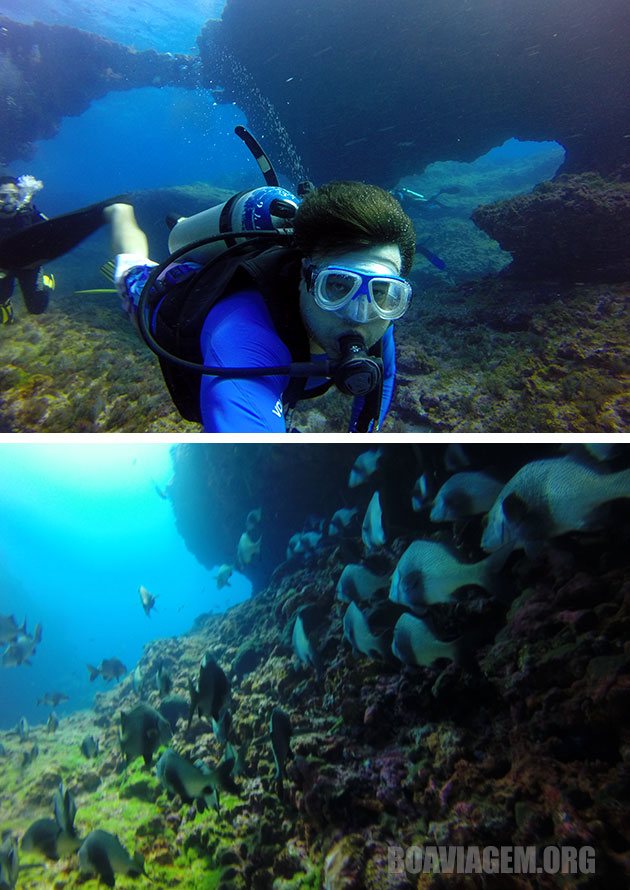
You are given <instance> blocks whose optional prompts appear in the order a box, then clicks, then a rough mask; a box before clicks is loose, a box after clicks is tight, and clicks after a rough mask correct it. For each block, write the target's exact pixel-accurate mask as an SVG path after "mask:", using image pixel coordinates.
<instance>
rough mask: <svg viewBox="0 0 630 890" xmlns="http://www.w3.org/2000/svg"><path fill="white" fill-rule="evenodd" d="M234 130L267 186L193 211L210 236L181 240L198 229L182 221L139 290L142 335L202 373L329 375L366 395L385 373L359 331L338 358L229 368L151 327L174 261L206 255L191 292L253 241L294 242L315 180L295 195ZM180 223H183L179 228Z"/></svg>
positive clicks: (241, 131) (346, 337) (163, 354)
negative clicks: (193, 354) (186, 352)
mask: <svg viewBox="0 0 630 890" xmlns="http://www.w3.org/2000/svg"><path fill="white" fill-rule="evenodd" d="M235 133H236V135H237V136H238V137H239V138H240V139H241V140H242V141H243V142H244V143H245V145H246V146H247V147H248V149H249V150H250V151H251V152H252V154H253V155H254V157H255V159H256V162H257V164H258V166H259V168H260V170H261V172H262V174H263V176H264V179H265V183H266V188H260V189H254V190H248V191H246V192H241V193H239V194H237V195H234V196H233V197H232V198H231V199H230V200H229V201H227V202H225V204H223V205H219V206H218V207H213V208H210V209H209V210H207V211H203V212H202V214H198V215H197V217H191V218H190V220H195V221H196V223H199V222H200V221H202V220H201V217H204V219H203V221H202V222H203V223H207V227H206V228H205V231H208V230H209V231H210V232H212V231H213V229H214V232H215V234H210V235H209V236H208V237H205V238H201V239H198V240H195V241H192V242H188V243H185V244H182V245H181V246H179V244H181V241H179V238H180V235H183V234H184V228H183V226H186V225H187V224H188V232H193V231H194V229H193V225H192V223H189V221H188V220H183V221H178V223H177V224H176V225H175V226H174V228H173V229H172V230H171V235H170V237H169V246H173V247H175V248H176V249H175V250H174V252H173V253H171V254H170V256H169V257H168V258H167V259H166V260H165V261H164V262H162V263H160V264H159V265H158V266H156V267H155V268H154V269H153V270H152V272H151V274H150V276H149V278H148V279H147V281H146V283H145V285H144V287H143V290H142V294H141V296H140V300H139V303H138V311H137V324H138V329H139V332H140V334H141V336H142V338H143V340H144V341H145V343H146V344H147V346H148V347H149V349H151V350H152V352H154V353H155V354H156V355H158V356H159V357H160V358H162V359H165V360H166V361H168V362H171V363H174V364H176V365H178V366H180V367H182V368H186V369H188V370H190V371H195V372H198V373H199V374H202V375H203V374H205V375H208V376H213V377H220V378H251V377H269V376H290V377H303V378H306V377H319V378H321V377H328V378H330V379H332V380H333V382H334V383H335V384H336V386H337V387H338V388H339V389H340V390H341V391H342V392H344V393H346V394H350V395H353V396H365V395H368V394H369V393H371V392H374V391H376V390H378V389H379V388H380V387H381V385H382V377H383V373H382V366H381V363H380V361H379V360H378V359H375V358H372V357H371V356H369V355H368V351H367V347H366V345H365V343H364V341H363V339H362V337H361V336H360V335H359V334H357V333H351V334H348V332H347V331H346V332H345V333H344V334H342V335H341V336H340V338H339V349H338V352H339V358H338V359H337V360H336V361H331V360H330V359H324V358H322V359H321V360H318V361H308V362H292V363H291V364H288V365H282V366H273V367H262V368H261V367H257V368H252V367H227V368H226V367H220V366H211V365H204V364H201V363H199V362H194V361H190V360H188V359H186V358H183V357H182V356H179V355H176V354H174V353H172V352H170V351H169V350H167V349H165V348H164V347H163V346H162V345H161V344H160V343H159V342H158V341H157V339H156V337H155V335H154V334H153V332H152V331H151V327H152V320H153V318H154V314H155V313H156V312H157V311H159V303H160V301H161V299H162V297H163V295H164V285H163V284H162V282H161V280H160V276H161V275H162V274H163V273H164V272H165V270H166V269H167V268H168V267H169V266H171V265H172V264H173V263H175V262H177V261H178V260H183V259H194V260H195V261H197V262H199V258H200V257H202V256H203V257H205V260H206V261H205V262H203V265H202V266H201V267H200V269H199V270H198V271H197V272H195V273H194V274H192V275H191V276H190V278H189V279H187V281H186V284H185V288H186V290H185V293H186V294H190V293H192V291H193V289H194V288H195V287H196V286H197V285H198V284H200V282H201V280H202V279H205V278H206V276H209V274H210V273H211V272H212V271H213V270H214V268H215V266H216V264H218V263H223V261H224V260H225V259H226V258H228V257H234V258H238V257H239V256H241V255H246V254H248V253H249V252H250V246H251V244H252V242H260V247H261V250H264V249H266V248H267V247H270V246H272V245H278V244H281V245H282V244H285V245H286V246H287V247H288V246H291V245H292V243H293V242H292V236H293V227H292V222H293V218H294V217H295V214H296V212H297V209H298V205H299V201H300V198H301V197H302V196H303V195H304V194H305V193H306V191H308V190H309V189H310V188H311V187H312V186H311V184H310V183H306V182H305V183H300V184H299V186H298V188H297V198H296V196H294V195H292V194H291V193H290V192H287V191H286V190H284V189H281V188H280V186H279V180H278V177H277V175H276V173H275V171H274V169H273V166H272V164H271V161H270V160H269V158H268V157H267V155H266V154H265V152H264V151H263V149H262V148H261V146H260V145H259V143H258V142H257V141H256V139H255V138H254V137H253V136H252V134H251V133H249V132H248V131H247V130H246V129H245V128H244V127H240V126H239V127H237V128H236V130H235ZM258 193H261V194H258ZM262 193H266V194H262ZM251 207H254V208H255V210H256V212H251V209H250V208H251ZM180 225H181V226H182V228H180V229H179V232H178V227H179V226H180ZM237 226H238V227H237ZM256 226H260V228H257V227H256ZM182 240H184V239H183V238H182ZM178 242H179V244H178Z"/></svg>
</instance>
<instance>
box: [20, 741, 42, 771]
mask: <svg viewBox="0 0 630 890" xmlns="http://www.w3.org/2000/svg"><path fill="white" fill-rule="evenodd" d="M38 757H39V746H38V745H37V744H35V745H33V747H32V748H31V750H30V751H25V752H24V753H23V754H22V768H23V769H24V768H25V767H27V766H30V765H31V763H33V761H35V760H37V758H38Z"/></svg>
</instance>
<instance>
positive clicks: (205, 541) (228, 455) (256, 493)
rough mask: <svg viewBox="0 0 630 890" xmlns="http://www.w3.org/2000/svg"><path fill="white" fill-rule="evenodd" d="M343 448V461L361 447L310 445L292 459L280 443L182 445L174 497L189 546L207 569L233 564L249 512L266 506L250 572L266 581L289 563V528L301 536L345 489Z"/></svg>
mask: <svg viewBox="0 0 630 890" xmlns="http://www.w3.org/2000/svg"><path fill="white" fill-rule="evenodd" d="M344 449H345V450H344ZM340 450H341V451H342V452H343V454H344V456H347V455H350V454H352V455H356V454H359V453H360V451H361V450H362V446H360V445H359V446H356V447H352V448H347V447H346V446H343V445H326V446H322V447H321V448H309V449H308V451H307V452H306V453H305V455H302V456H301V457H299V458H298V457H297V455H295V456H294V457H293V459H292V458H291V456H290V453H289V452H288V451H287V450H286V449H285V448H283V447H282V446H277V445H254V444H252V445H247V446H243V445H216V446H214V447H213V448H211V449H208V448H200V447H199V446H197V445H194V444H192V445H178V446H177V447H176V448H175V449H174V451H173V463H174V474H173V479H172V481H171V484H170V486H169V497H170V499H171V502H172V504H173V508H174V511H175V518H176V522H177V527H178V530H179V532H180V534H181V535H182V537H183V538H184V540H185V542H186V546H187V547H188V549H189V550H190V551H191V552H192V553H194V554H195V556H196V557H197V559H198V560H199V562H201V563H202V564H203V565H205V566H207V567H208V568H212V567H214V566H216V565H218V564H220V563H221V562H230V561H231V560H232V561H233V559H234V558H235V557H236V547H237V544H238V540H239V537H240V535H241V533H242V532H243V531H244V529H245V519H246V516H247V513H248V511H249V510H253V509H258V508H259V507H260V508H261V510H262V529H263V538H262V546H261V553H260V559H258V558H256V559H255V560H254V561H253V562H252V563H251V564H250V565H248V567H247V570H246V574H247V575H248V576H249V577H250V578H252V580H253V581H254V583H255V586H257V587H259V586H260V584H261V582H263V581H264V583H266V582H267V580H268V578H269V575H270V574H271V571H272V570H273V568H274V567H275V566H276V565H278V563H279V562H281V561H282V560H283V559H284V556H285V550H286V546H287V535H286V529H287V528H292V529H293V530H294V531H300V530H301V529H302V527H303V525H304V522H305V519H306V518H307V516H308V515H309V514H312V515H313V517H316V516H320V517H322V516H323V515H324V514H325V512H326V505H327V504H328V503H330V502H331V501H332V500H334V498H335V496H336V493H337V492H339V491H341V490H343V489H345V487H346V483H347V469H346V468H345V462H343V461H340V460H339V453H340ZM340 466H341V468H340ZM283 492H286V493H289V492H292V493H297V492H299V497H295V498H294V497H288V496H287V497H279V494H282V493H283ZM305 505H308V507H306V506H305ZM218 516H220V517H221V522H220V523H217V517H218Z"/></svg>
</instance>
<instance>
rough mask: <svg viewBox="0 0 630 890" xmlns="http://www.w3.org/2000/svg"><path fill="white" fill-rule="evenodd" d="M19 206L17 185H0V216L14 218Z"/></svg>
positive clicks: (8, 183) (7, 183)
mask: <svg viewBox="0 0 630 890" xmlns="http://www.w3.org/2000/svg"><path fill="white" fill-rule="evenodd" d="M19 206H20V193H19V190H18V187H17V185H14V184H13V183H12V182H5V183H4V184H3V185H0V216H5V217H6V216H15V214H16V213H17V212H18V210H19Z"/></svg>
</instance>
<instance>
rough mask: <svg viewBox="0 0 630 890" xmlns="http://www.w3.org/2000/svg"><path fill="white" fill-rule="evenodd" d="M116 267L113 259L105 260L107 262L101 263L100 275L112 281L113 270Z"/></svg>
mask: <svg viewBox="0 0 630 890" xmlns="http://www.w3.org/2000/svg"><path fill="white" fill-rule="evenodd" d="M115 269H116V263H115V262H114V260H107V262H105V263H103V265H102V266H101V275H102V276H103V277H104V278H106V279H107V281H112V282H113V281H114V271H115Z"/></svg>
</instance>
